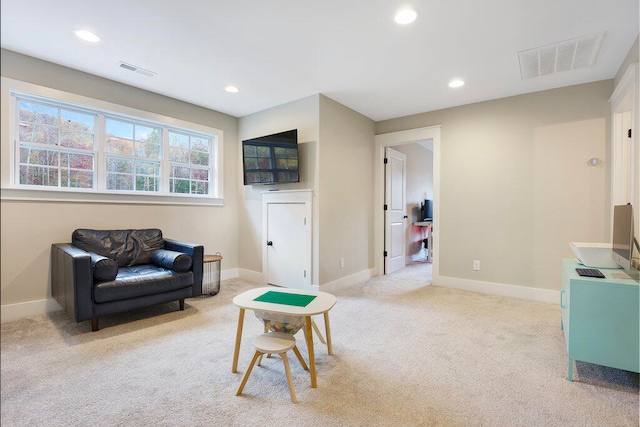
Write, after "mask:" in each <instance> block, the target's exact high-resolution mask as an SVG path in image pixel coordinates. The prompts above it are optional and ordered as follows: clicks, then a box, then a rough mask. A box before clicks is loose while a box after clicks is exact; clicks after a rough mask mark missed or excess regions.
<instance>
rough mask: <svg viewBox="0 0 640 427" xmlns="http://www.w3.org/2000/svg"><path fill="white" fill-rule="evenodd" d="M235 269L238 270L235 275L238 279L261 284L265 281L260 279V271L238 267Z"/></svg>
mask: <svg viewBox="0 0 640 427" xmlns="http://www.w3.org/2000/svg"><path fill="white" fill-rule="evenodd" d="M237 270H238V275H237V276H236V277H238V278H240V279H245V280H250V281H252V282H256V283H262V284H264V283H265V282H264V280H263V279H262V273H261V272H259V271H253V270H245V269H243V268H239V269H237Z"/></svg>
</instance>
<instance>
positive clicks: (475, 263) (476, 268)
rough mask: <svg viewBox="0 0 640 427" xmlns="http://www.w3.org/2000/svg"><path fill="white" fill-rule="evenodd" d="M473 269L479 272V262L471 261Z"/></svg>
mask: <svg viewBox="0 0 640 427" xmlns="http://www.w3.org/2000/svg"><path fill="white" fill-rule="evenodd" d="M473 269H474V270H475V271H480V261H478V260H477V259H476V260H474V261H473Z"/></svg>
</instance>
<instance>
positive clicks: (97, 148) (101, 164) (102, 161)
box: [93, 114, 107, 190]
mask: <svg viewBox="0 0 640 427" xmlns="http://www.w3.org/2000/svg"><path fill="white" fill-rule="evenodd" d="M104 121H105V118H104V114H98V115H97V117H96V129H95V134H94V136H93V140H94V146H93V153H94V159H95V160H94V162H95V163H94V173H95V174H96V177H95V183H94V188H97V189H98V190H106V189H107V155H106V153H105V149H106V132H105V124H104Z"/></svg>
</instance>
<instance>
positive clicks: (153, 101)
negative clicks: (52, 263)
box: [0, 50, 240, 306]
mask: <svg viewBox="0 0 640 427" xmlns="http://www.w3.org/2000/svg"><path fill="white" fill-rule="evenodd" d="M1 55H2V56H1V66H2V69H1V73H2V76H4V77H9V78H12V79H16V80H22V81H26V82H29V83H33V84H37V85H40V86H45V87H50V88H54V89H58V90H62V91H66V92H71V93H75V94H79V95H83V96H87V97H91V98H94V99H99V100H103V101H108V102H112V103H116V104H119V105H124V106H128V107H132V108H137V109H140V110H145V111H149V112H153V113H157V114H161V115H165V116H169V117H175V118H178V119H181V120H186V121H190V122H193V123H198V124H202V125H205V126H210V127H214V128H217V129H221V130H223V131H224V173H225V175H224V194H225V201H224V207H210V206H206V207H203V206H180V205H177V206H176V205H143V204H105V203H73V202H72V203H60V202H57V203H53V202H52V203H48V202H39V201H8V200H2V204H1V213H0V214H1V217H0V220H1V223H0V224H1V230H2V233H1V235H2V236H1V250H2V261H1V267H0V269H1V284H2V294H1V299H2V305H3V306H5V305H9V304H17V303H22V302H29V301H38V300H44V299H47V298H50V297H51V291H50V279H49V256H50V246H51V244H52V243H56V242H68V241H70V239H71V233H72V232H73V230H74V229H76V228H80V227H86V228H139V227H157V228H160V229H162V231H163V234H164V235H165V236H166V237H169V238H173V239H179V240H186V241H191V242H199V243H202V244H204V246H205V251H206V252H207V253H215V252H221V253H222V255H223V256H224V260H223V262H222V268H223V270H224V269H233V268H236V267H237V266H238V249H237V231H238V228H237V212H238V207H237V206H238V202H237V187H238V177H239V176H240V175H239V172H238V164H239V160H238V152H237V150H236V147H237V140H238V130H237V129H238V119H236V118H234V117H231V116H228V115H225V114H221V113H218V112H215V111H212V110H208V109H205V108H201V107H197V106H195V105H191V104H187V103H184V102H181V101H177V100H175V99H171V98H167V97H164V96H161V95H157V94H153V93H150V92H147V91H143V90H140V89H135V88H133V87H130V86H126V85H123V84H120V83H116V82H113V81H110V80H106V79H102V78H100V77H96V76H93V75H89V74H86V73H82V72H80V71H76V70H71V69H69V68H65V67H62V66H58V65H54V64H51V63H48V62H44V61H40V60H37V59H34V58H31V57H28V56H24V55H20V54H18V53H15V52H11V51H7V50H2V51H1ZM3 134H4V133H3ZM1 143H2V148H3V153H6V152H7V151H5V148H6V147H7V144H9V141H8V140H6V138H4V137H3V139H2V141H1Z"/></svg>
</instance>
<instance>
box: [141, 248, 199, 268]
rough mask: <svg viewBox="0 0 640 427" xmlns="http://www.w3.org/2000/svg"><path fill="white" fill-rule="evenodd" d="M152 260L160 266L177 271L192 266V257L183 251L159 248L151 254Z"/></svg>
mask: <svg viewBox="0 0 640 427" xmlns="http://www.w3.org/2000/svg"><path fill="white" fill-rule="evenodd" d="M151 262H152V263H153V264H155V265H157V266H159V267H164V268H168V269H169V270H175V271H188V270H189V269H190V268H191V257H190V256H189V255H187V254H185V253H183V252H176V251H168V250H166V249H159V250H157V251H155V252H154V253H153V255H151Z"/></svg>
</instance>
